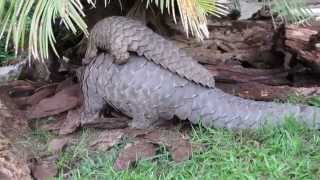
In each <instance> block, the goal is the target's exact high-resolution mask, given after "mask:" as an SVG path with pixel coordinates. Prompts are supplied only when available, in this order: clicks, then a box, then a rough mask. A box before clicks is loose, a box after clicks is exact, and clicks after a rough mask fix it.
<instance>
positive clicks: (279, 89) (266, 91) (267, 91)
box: [217, 82, 294, 101]
mask: <svg viewBox="0 0 320 180" xmlns="http://www.w3.org/2000/svg"><path fill="white" fill-rule="evenodd" d="M217 87H218V88H220V89H222V90H223V91H225V92H227V93H230V94H233V95H236V96H240V97H242V98H246V99H254V100H259V101H273V100H276V99H286V98H287V96H288V95H290V94H292V93H294V88H291V87H289V86H269V85H264V84H261V83H255V82H249V83H238V84H226V83H217Z"/></svg>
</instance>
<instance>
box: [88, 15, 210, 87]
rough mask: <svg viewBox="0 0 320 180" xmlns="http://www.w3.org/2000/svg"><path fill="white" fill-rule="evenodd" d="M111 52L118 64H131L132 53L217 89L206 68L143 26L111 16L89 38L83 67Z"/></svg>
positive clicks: (135, 21)
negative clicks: (100, 51) (100, 54)
mask: <svg viewBox="0 0 320 180" xmlns="http://www.w3.org/2000/svg"><path fill="white" fill-rule="evenodd" d="M99 49H101V50H105V51H109V53H110V54H111V55H112V56H114V58H115V60H114V62H115V63H116V64H124V63H126V62H127V61H128V58H129V52H135V53H137V54H138V55H139V56H142V55H143V56H145V57H146V58H147V59H148V60H150V61H153V62H155V63H156V64H160V65H161V66H162V67H164V68H165V69H168V70H170V71H171V72H174V73H177V74H178V75H179V76H181V77H184V78H186V79H188V80H192V81H194V82H195V83H198V84H200V85H203V86H205V87H210V88H213V87H214V85H215V81H214V77H213V75H212V73H210V72H209V71H208V70H207V69H206V68H204V67H203V66H202V65H200V64H199V63H198V62H197V61H195V60H194V59H192V58H191V57H189V56H187V54H186V53H185V52H184V51H183V50H182V49H179V48H178V47H176V46H175V45H174V44H173V43H172V42H170V41H169V40H166V39H165V38H163V37H161V36H160V35H158V34H156V33H155V32H153V31H152V30H151V29H149V28H148V27H147V26H145V25H144V24H143V23H142V22H140V21H137V20H134V19H131V18H128V17H122V16H111V17H107V18H105V19H103V20H101V21H99V22H98V23H97V24H95V26H94V27H93V28H92V30H91V32H90V35H89V42H88V48H87V51H86V55H85V58H84V61H83V63H84V64H88V63H89V62H90V60H91V59H92V58H94V57H96V56H97V53H98V50H99Z"/></svg>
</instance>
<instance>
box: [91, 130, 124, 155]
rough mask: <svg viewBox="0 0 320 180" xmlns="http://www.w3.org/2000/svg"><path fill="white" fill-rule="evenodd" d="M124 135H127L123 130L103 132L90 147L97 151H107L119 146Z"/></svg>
mask: <svg viewBox="0 0 320 180" xmlns="http://www.w3.org/2000/svg"><path fill="white" fill-rule="evenodd" d="M124 134H125V133H124V131H123V130H122V129H114V130H107V131H103V132H102V133H101V134H100V135H99V137H98V138H97V139H96V140H94V141H93V142H92V143H91V144H90V146H91V147H93V148H94V149H95V150H99V151H107V150H109V149H110V148H112V147H113V146H115V145H117V144H119V143H120V140H121V138H122V137H123V136H124Z"/></svg>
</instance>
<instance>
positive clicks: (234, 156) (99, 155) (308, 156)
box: [57, 119, 320, 180]
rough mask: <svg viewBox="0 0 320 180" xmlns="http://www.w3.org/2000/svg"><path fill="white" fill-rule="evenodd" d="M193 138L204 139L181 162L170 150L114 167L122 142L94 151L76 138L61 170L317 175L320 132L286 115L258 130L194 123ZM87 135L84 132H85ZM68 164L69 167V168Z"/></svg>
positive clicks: (114, 175)
mask: <svg viewBox="0 0 320 180" xmlns="http://www.w3.org/2000/svg"><path fill="white" fill-rule="evenodd" d="M190 135H191V137H192V141H193V142H195V143H201V144H204V145H206V147H207V149H206V150H205V151H203V152H196V153H194V155H193V157H192V158H191V159H190V160H188V161H185V162H183V163H179V164H177V163H175V162H173V161H172V160H171V158H170V155H169V153H168V152H167V151H166V150H165V149H164V148H161V150H160V153H159V154H158V155H157V156H156V157H154V158H152V159H148V160H144V161H140V162H138V163H137V164H136V166H135V167H134V168H132V169H130V170H127V171H122V172H117V171H115V170H114V169H113V168H112V167H113V163H114V161H115V158H116V156H117V154H118V152H119V149H120V148H119V147H115V148H114V149H112V150H110V151H108V152H90V151H89V150H88V149H86V147H85V145H84V143H77V145H75V146H74V147H73V148H71V149H69V151H67V152H65V153H63V155H62V156H61V158H60V161H58V167H59V168H60V175H59V177H58V178H57V179H63V175H66V174H67V176H68V177H69V178H70V179H81V180H82V179H88V180H89V179H121V180H122V179H124V180H125V179H128V180H131V179H138V180H140V179H141V180H142V179H148V180H149V179H178V180H180V179H181V180H182V179H199V180H200V179H201V180H203V179H208V180H209V179H210V180H211V179H318V177H320V166H319V164H320V136H319V135H320V133H319V132H318V131H317V130H312V129H308V128H306V127H304V126H303V125H301V124H299V123H297V122H296V121H295V120H294V119H288V120H287V121H286V123H285V124H284V125H283V126H282V127H277V128H275V127H265V128H263V129H260V130H257V131H238V132H234V131H229V130H224V129H206V128H203V127H196V128H195V129H193V131H192V132H190ZM83 137H84V139H86V138H85V137H86V135H85V136H83ZM66 170H67V171H66Z"/></svg>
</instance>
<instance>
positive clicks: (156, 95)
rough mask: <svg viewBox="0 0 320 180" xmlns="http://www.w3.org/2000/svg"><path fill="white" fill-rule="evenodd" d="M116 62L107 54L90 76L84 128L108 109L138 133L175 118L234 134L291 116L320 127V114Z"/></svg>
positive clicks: (138, 60) (142, 64) (134, 62)
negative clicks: (119, 114) (127, 119)
mask: <svg viewBox="0 0 320 180" xmlns="http://www.w3.org/2000/svg"><path fill="white" fill-rule="evenodd" d="M112 61H113V57H112V56H110V55H109V54H103V53H102V54H100V55H98V56H97V57H96V58H93V60H92V61H91V63H90V64H89V65H88V66H87V67H86V68H85V70H84V73H83V81H82V91H83V94H84V111H83V115H82V123H84V124H85V123H86V122H87V121H88V120H89V119H90V118H88V117H91V116H93V115H95V114H97V113H99V112H100V111H101V109H102V108H103V106H104V105H106V104H108V105H110V106H113V107H115V108H116V109H118V110H119V111H121V112H123V113H124V114H126V115H128V116H130V117H132V123H131V124H130V125H131V127H135V128H149V127H153V126H154V125H155V124H157V123H158V122H159V121H161V120H169V119H171V118H172V117H173V116H177V117H178V118H179V119H182V120H185V119H188V120H189V121H191V122H192V123H201V124H203V125H204V126H207V127H224V128H232V129H239V128H240V129H241V128H245V129H247V128H249V129H250V128H258V127H260V126H261V125H263V124H265V123H266V122H269V121H270V122H272V123H274V124H279V123H281V122H282V121H283V120H284V117H285V116H286V115H294V116H296V117H297V118H299V119H301V120H302V121H304V122H305V123H306V124H307V125H308V126H310V127H315V128H319V125H320V121H319V118H318V117H319V114H320V109H319V108H315V107H311V106H304V105H292V104H281V103H275V102H259V101H253V100H246V99H242V98H240V97H236V96H233V95H230V94H227V93H224V92H223V91H221V90H220V89H217V88H206V87H203V86H200V85H198V84H196V83H194V82H192V81H189V80H186V79H184V78H181V77H180V76H178V75H176V74H174V73H172V72H170V71H168V70H166V69H164V68H162V67H161V66H159V65H157V64H155V63H153V62H151V61H148V60H147V59H146V58H144V57H137V56H132V57H130V60H129V62H128V63H126V64H125V65H117V64H114V63H112Z"/></svg>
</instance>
